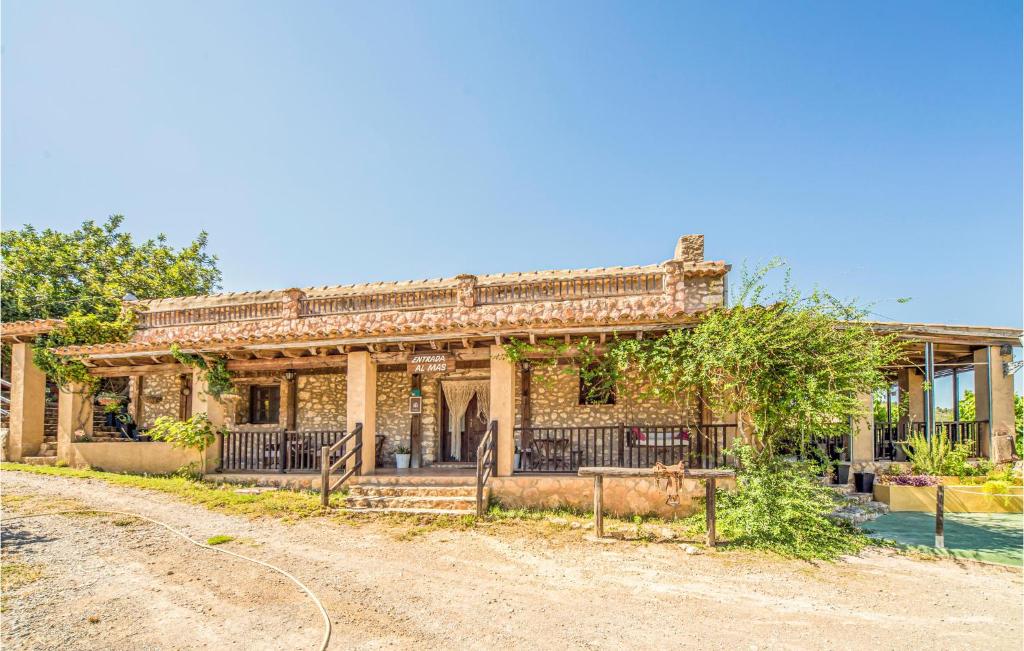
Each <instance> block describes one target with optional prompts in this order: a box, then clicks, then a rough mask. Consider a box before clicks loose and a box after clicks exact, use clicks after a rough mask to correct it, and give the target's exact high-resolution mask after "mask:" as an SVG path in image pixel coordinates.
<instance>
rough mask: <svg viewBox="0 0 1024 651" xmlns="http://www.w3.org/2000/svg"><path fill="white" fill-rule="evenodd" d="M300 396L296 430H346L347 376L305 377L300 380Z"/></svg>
mask: <svg viewBox="0 0 1024 651" xmlns="http://www.w3.org/2000/svg"><path fill="white" fill-rule="evenodd" d="M295 381H296V384H297V388H298V396H297V400H296V415H295V427H296V428H297V429H299V430H305V431H318V430H343V429H345V416H346V413H345V401H346V393H345V391H346V386H347V382H346V376H345V374H344V373H331V374H329V375H302V374H301V373H300V374H299V376H298V377H297V378H296V380H295Z"/></svg>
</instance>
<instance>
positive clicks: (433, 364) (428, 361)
mask: <svg viewBox="0 0 1024 651" xmlns="http://www.w3.org/2000/svg"><path fill="white" fill-rule="evenodd" d="M408 370H409V372H410V373H447V372H449V371H454V370H455V356H454V355H452V354H451V353H441V352H431V353H410V354H409V362H408Z"/></svg>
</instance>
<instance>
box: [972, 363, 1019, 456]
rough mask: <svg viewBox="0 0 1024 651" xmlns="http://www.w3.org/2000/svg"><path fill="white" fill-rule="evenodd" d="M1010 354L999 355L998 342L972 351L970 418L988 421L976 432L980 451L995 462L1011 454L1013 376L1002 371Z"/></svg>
mask: <svg viewBox="0 0 1024 651" xmlns="http://www.w3.org/2000/svg"><path fill="white" fill-rule="evenodd" d="M1012 356H1013V355H1012V352H1011V354H1009V355H1003V354H1002V353H1001V352H1000V347H999V346H986V347H985V348H979V349H978V350H975V351H974V411H975V416H974V418H975V419H976V420H987V421H988V427H987V428H984V429H983V430H982V431H981V432H980V433H979V435H980V436H981V454H982V456H985V457H988V458H990V459H992V461H994V462H996V463H1002V462H1004V461H1009V460H1010V459H1011V457H1012V454H1013V433H1014V414H1013V376H1012V375H1006V374H1004V373H1003V363H1004V362H1010V361H1012Z"/></svg>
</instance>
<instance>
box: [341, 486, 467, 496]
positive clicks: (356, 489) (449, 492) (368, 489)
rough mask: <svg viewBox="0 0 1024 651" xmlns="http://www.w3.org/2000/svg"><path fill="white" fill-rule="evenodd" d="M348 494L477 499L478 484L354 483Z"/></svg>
mask: <svg viewBox="0 0 1024 651" xmlns="http://www.w3.org/2000/svg"><path fill="white" fill-rule="evenodd" d="M348 494H349V495H350V496H352V497H430V496H436V497H472V498H474V499H476V486H429V485H425V484H416V485H413V486H405V485H394V484H387V485H384V486H373V485H370V484H352V485H350V486H349V489H348Z"/></svg>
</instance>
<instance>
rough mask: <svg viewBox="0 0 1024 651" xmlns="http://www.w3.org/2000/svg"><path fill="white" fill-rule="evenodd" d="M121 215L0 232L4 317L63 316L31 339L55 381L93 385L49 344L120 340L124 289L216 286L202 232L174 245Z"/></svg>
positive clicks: (161, 294)
mask: <svg viewBox="0 0 1024 651" xmlns="http://www.w3.org/2000/svg"><path fill="white" fill-rule="evenodd" d="M123 222H124V217H122V216H121V215H113V216H111V217H109V218H108V219H107V221H106V222H104V223H103V224H100V225H97V224H96V223H95V222H93V221H86V222H84V223H83V224H82V226H81V227H80V228H78V229H75V230H73V231H71V232H68V233H64V232H61V231H56V230H53V229H45V230H43V231H39V230H37V229H36V228H35V227H33V226H25V227H23V228H22V229H21V230H7V231H2V232H0V252H2V255H3V258H2V269H3V285H2V287H0V302H2V304H3V321H4V322H11V321H21V320H26V319H46V318H60V319H63V320H64V324H63V325H62V326H61V327H59V328H57V329H55V330H53V331H52V332H50V333H49V334H47V335H45V336H42V337H39V338H38V339H37V340H36V343H35V346H34V358H35V361H36V364H37V365H38V366H39V367H40V368H41V369H42V370H43V371H44V372H46V374H47V376H49V377H50V378H52V379H53V380H55V381H56V382H57V383H58V384H62V385H63V384H66V383H68V382H71V381H75V382H82V383H85V384H87V385H91V386H94V385H95V381H94V379H93V378H92V377H91V376H90V375H89V374H88V372H87V370H86V368H85V366H84V365H83V364H82V363H81V362H79V361H76V360H70V359H65V358H61V357H59V356H57V355H55V354H54V353H53V349H54V348H58V347H62V346H73V345H86V344H96V343H104V342H110V341H125V340H127V339H128V338H129V337H131V334H132V332H133V330H134V315H133V314H131V313H130V312H127V311H125V310H123V309H122V298H123V297H124V296H126V295H128V294H129V293H130V294H134V295H135V296H136V297H137V298H140V299H152V298H168V297H172V296H189V295H194V294H206V293H209V292H210V291H212V290H214V289H216V288H218V287H219V283H220V278H221V275H220V271H219V270H218V268H217V258H216V256H213V255H210V254H209V253H208V252H207V250H206V245H207V237H206V233H205V232H201V233H199V235H198V236H197V237H196V238H195V239H194V240H193V241H192V242H191V243H189V244H188V245H186V246H184V247H182V248H180V249H179V248H175V247H173V246H171V245H170V244H168V243H167V237H166V236H165V235H163V234H160V235H158V236H157V237H156V238H154V239H149V240H145V241H142V242H138V241H136V240H135V238H134V237H133V236H132V235H131V234H130V233H127V232H124V231H122V230H121V225H122V223H123ZM5 354H6V353H5Z"/></svg>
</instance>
